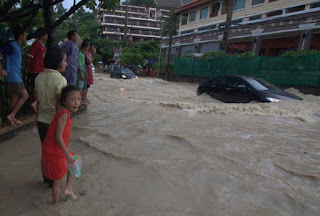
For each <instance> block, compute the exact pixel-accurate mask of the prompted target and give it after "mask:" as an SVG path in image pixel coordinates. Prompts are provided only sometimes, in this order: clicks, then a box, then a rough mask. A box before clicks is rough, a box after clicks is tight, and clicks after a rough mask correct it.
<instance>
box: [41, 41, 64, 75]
mask: <svg viewBox="0 0 320 216" xmlns="http://www.w3.org/2000/svg"><path fill="white" fill-rule="evenodd" d="M65 54H66V52H65V51H63V50H62V49H61V48H60V47H58V46H53V47H49V48H48V50H47V53H46V56H45V57H44V67H45V68H49V69H53V70H57V69H59V67H60V63H61V61H62V59H63V56H64V55H65Z"/></svg>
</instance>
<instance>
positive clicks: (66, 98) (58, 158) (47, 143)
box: [42, 86, 81, 204]
mask: <svg viewBox="0 0 320 216" xmlns="http://www.w3.org/2000/svg"><path fill="white" fill-rule="evenodd" d="M80 103H81V94H80V91H79V89H78V88H77V87H76V86H67V87H65V88H64V89H63V90H62V92H61V106H62V109H60V110H59V111H58V112H57V113H56V114H55V115H54V117H53V119H52V122H51V124H50V126H49V129H48V133H47V136H46V138H45V140H44V143H43V145H42V157H43V168H44V175H45V177H46V178H48V179H53V185H52V203H53V204H57V203H58V202H59V197H60V186H61V179H62V177H63V176H64V175H65V174H66V173H68V175H67V184H66V188H65V189H64V191H63V194H64V195H65V196H67V197H71V198H72V199H77V196H76V195H75V194H74V193H73V190H72V175H71V173H70V172H69V171H68V168H67V165H68V164H69V165H71V164H72V163H74V162H75V155H74V154H73V153H72V152H70V151H69V150H68V146H69V140H70V135H71V126H72V120H71V112H77V110H78V109H79V106H80Z"/></svg>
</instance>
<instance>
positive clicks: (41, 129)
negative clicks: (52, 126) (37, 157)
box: [37, 121, 49, 145]
mask: <svg viewBox="0 0 320 216" xmlns="http://www.w3.org/2000/svg"><path fill="white" fill-rule="evenodd" d="M37 127H38V133H39V136H40V140H41V145H42V143H43V142H44V139H45V138H46V135H47V132H48V129H49V124H46V123H43V122H39V121H37Z"/></svg>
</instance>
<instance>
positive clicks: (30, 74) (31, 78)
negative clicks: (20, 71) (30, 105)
mask: <svg viewBox="0 0 320 216" xmlns="http://www.w3.org/2000/svg"><path fill="white" fill-rule="evenodd" d="M27 76H28V79H29V80H30V84H31V86H32V88H34V86H35V80H36V77H37V76H38V74H37V73H27Z"/></svg>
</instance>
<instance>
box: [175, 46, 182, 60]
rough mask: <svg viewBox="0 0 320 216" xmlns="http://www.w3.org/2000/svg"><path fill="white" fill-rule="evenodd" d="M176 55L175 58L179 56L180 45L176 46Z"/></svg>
mask: <svg viewBox="0 0 320 216" xmlns="http://www.w3.org/2000/svg"><path fill="white" fill-rule="evenodd" d="M176 55H177V58H180V57H181V46H178V47H177V48H176Z"/></svg>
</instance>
